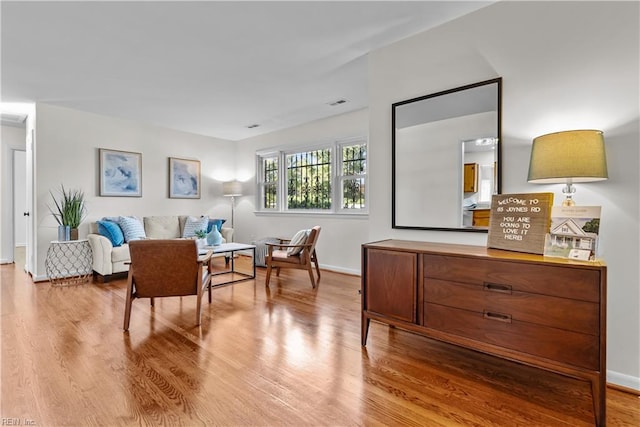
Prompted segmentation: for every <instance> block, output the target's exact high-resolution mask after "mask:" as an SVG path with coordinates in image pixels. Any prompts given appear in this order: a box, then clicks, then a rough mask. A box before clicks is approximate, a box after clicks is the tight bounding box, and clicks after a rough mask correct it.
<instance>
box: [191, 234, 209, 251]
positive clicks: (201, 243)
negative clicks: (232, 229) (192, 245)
mask: <svg viewBox="0 0 640 427" xmlns="http://www.w3.org/2000/svg"><path fill="white" fill-rule="evenodd" d="M193 234H195V235H196V244H197V245H198V248H199V249H200V248H203V247H205V246H207V231H206V230H196V231H194V232H193Z"/></svg>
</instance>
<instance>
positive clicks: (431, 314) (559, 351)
mask: <svg viewBox="0 0 640 427" xmlns="http://www.w3.org/2000/svg"><path fill="white" fill-rule="evenodd" d="M424 326H426V327H428V328H433V329H436V330H438V331H442V332H447V333H450V334H454V335H457V336H462V337H466V338H470V339H473V340H476V341H479V342H482V343H488V344H493V345H496V346H500V347H504V348H508V349H512V350H516V351H518V352H521V353H526V354H530V355H534V356H539V357H544V358H547V359H550V360H555V361H558V362H561V363H566V364H569V365H573V366H577V367H580V368H585V369H592V370H599V362H600V361H599V354H600V352H599V340H600V338H599V337H597V336H594V335H588V334H581V333H578V332H572V331H567V330H562V329H557V328H551V327H548V326H542V325H534V324H531V323H527V322H520V321H517V320H513V319H509V320H507V319H506V318H501V317H499V313H493V314H490V313H489V314H487V313H478V312H474V311H469V310H462V309H458V308H452V307H445V306H442V305H439V304H425V312H424Z"/></svg>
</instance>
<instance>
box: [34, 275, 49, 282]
mask: <svg viewBox="0 0 640 427" xmlns="http://www.w3.org/2000/svg"><path fill="white" fill-rule="evenodd" d="M31 280H33V281H34V282H48V281H49V276H46V275H44V274H42V275H40V276H32V277H31Z"/></svg>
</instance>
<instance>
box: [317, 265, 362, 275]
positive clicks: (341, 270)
mask: <svg viewBox="0 0 640 427" xmlns="http://www.w3.org/2000/svg"><path fill="white" fill-rule="evenodd" d="M320 268H321V269H322V270H329V271H335V272H336V273H344V274H351V275H354V276H359V275H360V270H354V269H351V268H344V267H336V266H335V265H326V264H320Z"/></svg>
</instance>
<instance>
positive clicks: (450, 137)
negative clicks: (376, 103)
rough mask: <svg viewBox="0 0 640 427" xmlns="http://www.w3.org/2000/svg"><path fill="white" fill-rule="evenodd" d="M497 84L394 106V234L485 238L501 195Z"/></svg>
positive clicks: (468, 88) (499, 85)
mask: <svg viewBox="0 0 640 427" xmlns="http://www.w3.org/2000/svg"><path fill="white" fill-rule="evenodd" d="M501 82H502V81H501V79H500V78H498V79H493V80H488V81H485V82H480V83H475V84H472V85H467V86H463V87H460V88H456V89H451V90H447V91H444V92H438V93H435V94H432V95H427V96H424V97H420V98H415V99H410V100H407V101H402V102H398V103H395V104H393V105H392V125H393V135H392V145H393V147H392V150H393V151H392V154H393V165H392V167H393V174H392V179H393V185H392V199H393V203H392V209H393V210H392V226H393V228H410V229H437V230H456V231H486V230H487V227H488V209H489V207H490V204H491V195H493V194H496V193H499V192H500V187H501V185H500V184H501V183H500V176H501V173H500V136H501V135H500V120H501V118H500V109H501V108H500V97H501Z"/></svg>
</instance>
